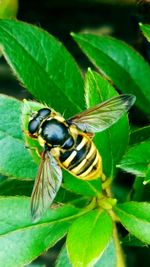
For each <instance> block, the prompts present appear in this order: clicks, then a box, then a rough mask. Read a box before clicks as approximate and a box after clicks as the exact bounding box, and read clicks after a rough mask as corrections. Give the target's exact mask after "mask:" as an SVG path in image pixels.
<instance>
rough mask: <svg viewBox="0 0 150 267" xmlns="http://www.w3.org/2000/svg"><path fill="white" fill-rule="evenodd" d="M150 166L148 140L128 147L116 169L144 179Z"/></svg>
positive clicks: (149, 145)
mask: <svg viewBox="0 0 150 267" xmlns="http://www.w3.org/2000/svg"><path fill="white" fill-rule="evenodd" d="M149 164H150V139H147V140H146V141H145V142H141V143H138V144H135V145H133V146H131V147H129V149H128V151H127V153H126V154H125V155H124V157H123V159H122V160H121V162H120V163H119V164H118V167H119V168H121V169H122V170H124V171H127V172H130V173H133V174H135V175H137V176H141V177H145V176H146V174H147V172H148V169H149V166H150V165H149Z"/></svg>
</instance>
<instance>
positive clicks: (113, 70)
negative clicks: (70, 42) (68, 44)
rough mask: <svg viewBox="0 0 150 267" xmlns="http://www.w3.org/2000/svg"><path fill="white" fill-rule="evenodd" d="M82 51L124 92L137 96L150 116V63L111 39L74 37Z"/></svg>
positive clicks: (122, 43) (131, 49) (121, 43)
mask: <svg viewBox="0 0 150 267" xmlns="http://www.w3.org/2000/svg"><path fill="white" fill-rule="evenodd" d="M72 36H73V38H74V40H75V41H76V42H77V43H78V45H79V46H80V48H81V49H82V51H83V52H84V53H85V54H86V55H87V56H88V58H89V59H90V60H91V61H92V63H93V64H94V65H95V66H96V67H98V68H99V69H100V71H101V72H102V73H103V74H104V75H106V76H107V77H109V78H110V79H111V80H112V81H113V82H114V84H115V85H116V86H117V87H118V88H119V90H121V92H123V93H132V94H134V95H135V96H136V97H137V101H136V105H137V106H138V107H139V108H140V109H141V110H143V111H144V112H145V113H146V114H147V115H150V109H149V105H150V94H149V80H150V67H149V65H148V63H147V62H146V61H145V60H144V58H142V56H141V55H140V54H138V53H137V52H136V51H135V50H134V49H133V48H132V47H130V46H129V45H127V44H126V43H124V42H122V41H120V40H117V39H115V38H112V37H107V36H96V35H92V34H82V33H81V34H72Z"/></svg>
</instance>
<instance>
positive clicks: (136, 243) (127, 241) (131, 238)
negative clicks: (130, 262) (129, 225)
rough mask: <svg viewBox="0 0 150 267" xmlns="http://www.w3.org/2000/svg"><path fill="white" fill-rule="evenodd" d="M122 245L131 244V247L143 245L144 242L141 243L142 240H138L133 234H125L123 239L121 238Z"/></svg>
mask: <svg viewBox="0 0 150 267" xmlns="http://www.w3.org/2000/svg"><path fill="white" fill-rule="evenodd" d="M121 242H122V245H123V246H129V247H130V246H131V247H145V246H146V244H145V243H143V242H142V241H140V240H139V239H137V238H136V237H135V236H133V235H130V234H128V235H126V236H125V237H124V238H123V239H122V241H121Z"/></svg>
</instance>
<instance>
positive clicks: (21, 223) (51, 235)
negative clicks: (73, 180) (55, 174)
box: [0, 197, 79, 267]
mask: <svg viewBox="0 0 150 267" xmlns="http://www.w3.org/2000/svg"><path fill="white" fill-rule="evenodd" d="M29 201H30V199H29V198H25V197H7V198H4V197H2V198H0V262H1V263H3V266H4V267H8V266H9V267H18V266H24V265H25V264H28V263H29V262H31V261H32V260H33V259H35V258H36V257H38V256H39V255H40V254H41V253H43V252H45V250H47V249H48V248H49V247H51V246H53V245H54V244H55V243H56V242H57V241H58V240H59V239H60V238H62V237H63V236H64V235H65V234H66V232H67V231H68V228H69V226H70V220H71V218H72V216H73V215H75V214H77V213H78V211H79V210H78V209H77V208H74V207H73V206H64V207H60V208H58V209H54V210H53V209H50V210H49V211H47V213H46V215H45V216H44V217H43V218H42V220H41V221H39V222H38V223H36V224H33V223H32V222H31V216H30V203H29Z"/></svg>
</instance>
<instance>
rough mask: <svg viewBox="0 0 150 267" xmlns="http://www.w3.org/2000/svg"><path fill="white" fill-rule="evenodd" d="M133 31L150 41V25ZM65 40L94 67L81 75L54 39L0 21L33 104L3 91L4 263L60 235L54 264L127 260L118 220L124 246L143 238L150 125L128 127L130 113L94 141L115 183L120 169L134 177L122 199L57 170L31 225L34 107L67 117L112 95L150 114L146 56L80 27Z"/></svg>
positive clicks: (0, 210) (0, 39)
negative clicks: (53, 187)
mask: <svg viewBox="0 0 150 267" xmlns="http://www.w3.org/2000/svg"><path fill="white" fill-rule="evenodd" d="M140 27H141V30H142V31H143V34H144V35H145V36H146V38H147V39H148V40H149V39H150V26H149V25H143V24H142V25H140ZM72 37H73V39H74V40H75V42H76V43H77V44H78V45H79V47H80V48H81V50H82V51H83V53H84V54H85V55H86V56H87V57H88V59H89V60H90V61H91V62H92V63H93V66H95V67H96V69H97V70H98V71H93V70H91V69H88V70H87V72H86V73H85V76H84V77H83V75H82V74H81V71H80V70H79V67H78V66H77V63H76V62H75V60H74V59H73V57H72V56H71V55H70V54H69V52H68V51H67V50H66V48H65V47H64V46H63V45H62V43H60V42H59V41H58V40H57V39H55V38H54V37H53V36H51V35H50V34H48V33H47V32H45V31H43V30H42V29H40V28H38V27H35V26H32V25H29V24H26V23H23V22H19V21H15V20H1V21H0V48H1V51H2V53H3V55H4V57H5V59H6V60H7V62H8V64H9V65H10V67H11V69H12V71H13V73H14V74H15V76H16V77H17V79H18V80H19V82H21V83H22V85H23V86H24V87H25V88H26V89H27V90H28V91H29V92H30V93H31V94H32V95H33V97H34V98H35V100H37V101H39V102H40V103H38V102H33V101H25V102H24V103H23V102H21V101H18V100H16V99H14V98H12V97H8V96H5V95H1V96H0V113H1V120H0V173H1V176H0V195H1V197H0V224H1V227H0V263H3V267H8V266H9V267H19V266H24V265H27V264H29V263H30V262H31V261H33V260H34V259H35V258H37V257H38V256H39V255H41V254H42V253H44V252H45V251H46V250H48V249H49V248H50V247H52V246H53V245H54V244H55V243H56V242H58V241H59V240H60V239H61V238H63V237H64V236H65V235H67V238H66V243H65V245H64V247H63V248H62V250H61V251H60V254H59V256H58V258H57V261H56V267H61V266H63V267H71V266H73V267H88V266H94V267H98V266H99V267H100V266H102V267H104V266H109V267H115V266H125V265H124V263H123V257H122V252H121V249H118V246H120V245H119V239H118V236H117V234H116V226H115V222H116V221H119V222H120V223H121V224H122V225H123V226H124V227H125V229H126V230H127V232H128V235H127V236H126V239H123V240H122V242H123V243H126V244H128V246H130V245H134V244H135V245H136V244H137V243H138V244H139V245H141V246H145V245H147V244H150V204H149V203H148V202H146V201H143V198H142V196H143V192H144V191H145V187H146V186H149V182H150V138H149V137H150V135H149V134H150V125H146V126H144V127H142V128H141V127H136V130H133V131H132V130H131V129H132V128H131V129H130V128H129V120H128V115H127V114H125V115H124V116H123V117H122V118H121V119H120V120H119V121H118V122H117V123H116V124H115V125H113V126H112V127H110V128H109V129H107V130H106V131H104V132H101V133H98V134H96V136H95V138H94V142H95V144H96V146H97V148H98V150H99V152H100V154H101V156H102V159H103V171H104V173H105V175H106V177H107V178H108V181H109V182H112V184H113V185H114V186H115V181H114V179H115V178H116V176H118V177H119V175H120V173H121V171H119V170H120V169H121V170H123V171H124V172H126V179H129V178H128V177H130V176H128V175H127V173H130V174H132V175H133V176H134V184H133V187H131V188H130V192H128V194H126V193H125V192H124V189H123V188H122V187H121V186H120V189H118V190H121V193H122V194H123V195H124V201H123V203H119V198H118V203H116V202H117V201H116V199H114V198H116V195H115V191H114V196H113V197H112V193H110V187H107V186H108V185H107V184H106V185H105V186H104V185H103V184H102V183H101V181H100V180H95V181H92V182H91V181H81V180H78V179H76V178H74V177H72V176H71V175H70V174H69V173H67V172H65V171H64V172H63V184H62V186H61V188H60V190H59V192H58V195H57V197H56V200H55V202H56V206H57V208H53V207H51V208H50V209H49V210H48V211H47V213H46V214H45V215H44V217H43V218H42V219H41V220H40V221H39V222H36V223H32V221H31V216H30V198H29V196H30V194H31V191H32V186H33V181H34V179H35V177H36V173H37V168H38V164H39V157H38V156H37V154H36V152H35V151H34V150H31V151H30V150H29V149H27V148H26V147H25V144H26V145H27V146H28V147H29V148H33V147H38V146H39V144H38V143H37V141H34V140H32V139H31V138H29V137H28V136H26V134H25V131H26V129H27V123H28V119H29V113H30V112H31V110H32V111H33V112H34V111H36V110H38V109H39V108H41V107H43V105H47V106H50V107H52V108H53V109H55V110H56V111H57V112H60V113H62V114H64V117H65V118H68V117H70V116H72V115H74V114H76V113H78V112H80V111H81V110H83V109H85V108H88V107H90V106H93V105H95V104H98V103H100V102H102V101H105V100H107V99H109V98H111V97H113V96H116V95H118V91H119V92H121V93H132V94H134V95H135V96H136V97H137V101H136V103H135V105H136V108H137V109H136V108H135V110H136V112H138V114H139V112H140V113H141V114H142V115H143V116H145V117H146V118H147V120H148V119H149V118H150V109H149V105H150V94H149V81H150V67H149V65H148V63H147V62H146V61H145V60H144V58H143V57H142V56H141V55H139V54H138V53H137V52H136V51H135V50H134V49H133V48H132V47H130V46H128V45H127V44H126V43H124V42H122V41H120V40H118V39H115V38H112V37H109V36H96V35H92V34H82V33H80V34H72ZM116 88H117V89H116ZM84 99H85V100H84ZM21 113H22V115H21ZM109 182H108V184H109ZM144 200H145V199H144ZM146 200H148V199H146ZM58 203H59V204H58ZM60 203H61V205H60ZM127 239H128V241H127ZM130 241H131V242H130ZM121 264H122V265H121Z"/></svg>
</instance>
